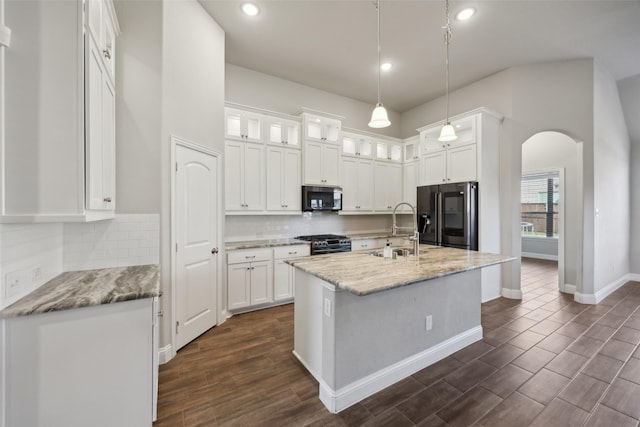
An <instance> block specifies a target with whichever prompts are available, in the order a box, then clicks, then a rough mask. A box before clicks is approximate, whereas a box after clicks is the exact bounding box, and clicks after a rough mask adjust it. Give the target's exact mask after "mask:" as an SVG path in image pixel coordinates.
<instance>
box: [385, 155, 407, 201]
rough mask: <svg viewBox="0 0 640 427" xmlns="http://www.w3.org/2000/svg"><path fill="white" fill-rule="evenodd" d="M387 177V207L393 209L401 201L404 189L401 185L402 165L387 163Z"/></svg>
mask: <svg viewBox="0 0 640 427" xmlns="http://www.w3.org/2000/svg"><path fill="white" fill-rule="evenodd" d="M388 176H389V179H388V180H387V194H388V196H387V197H388V201H389V209H393V208H394V207H395V206H396V205H397V204H398V203H400V202H402V201H403V200H402V196H403V192H404V189H403V187H402V165H397V164H394V165H389V173H388Z"/></svg>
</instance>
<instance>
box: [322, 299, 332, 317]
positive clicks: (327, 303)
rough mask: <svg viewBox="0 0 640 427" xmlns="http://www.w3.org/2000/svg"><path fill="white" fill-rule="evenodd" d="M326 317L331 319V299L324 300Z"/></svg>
mask: <svg viewBox="0 0 640 427" xmlns="http://www.w3.org/2000/svg"><path fill="white" fill-rule="evenodd" d="M324 315H325V316H327V317H331V300H330V299H329V298H325V299H324Z"/></svg>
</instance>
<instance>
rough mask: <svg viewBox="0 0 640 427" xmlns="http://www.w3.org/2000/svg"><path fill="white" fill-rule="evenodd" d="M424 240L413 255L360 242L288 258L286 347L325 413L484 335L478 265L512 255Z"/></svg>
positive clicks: (334, 410)
mask: <svg viewBox="0 0 640 427" xmlns="http://www.w3.org/2000/svg"><path fill="white" fill-rule="evenodd" d="M514 259H515V258H513V257H506V256H502V255H496V254H486V253H480V252H475V251H466V250H461V249H453V248H443V247H435V246H428V245H421V246H420V256H419V257H414V256H407V257H398V258H397V259H384V258H381V257H377V256H372V255H371V254H370V253H369V252H368V251H359V252H351V253H342V254H329V255H320V256H313V257H306V258H300V259H294V260H290V261H288V263H289V264H291V265H293V266H294V267H296V279H295V295H296V297H295V302H294V304H295V305H294V311H295V313H294V354H295V356H296V357H297V358H298V359H299V360H300V362H301V363H302V364H303V365H304V366H305V367H306V369H307V370H308V371H309V372H310V373H311V374H312V375H313V376H314V378H315V379H316V380H317V381H318V383H319V387H320V400H321V401H322V402H323V403H324V405H325V406H326V407H327V408H328V409H329V410H330V411H331V412H333V413H337V412H340V411H341V410H343V409H345V408H347V407H349V406H351V405H353V404H355V403H357V402H359V401H360V400H362V399H364V398H366V397H367V396H370V395H372V394H374V393H376V392H378V391H380V390H382V389H384V388H386V387H388V386H389V385H391V384H393V383H395V382H397V381H399V380H401V379H403V378H406V377H407V376H409V375H411V374H413V373H415V372H417V371H419V370H420V369H423V368H425V367H427V366H429V365H431V364H433V363H435V362H437V361H438V360H441V359H443V358H445V357H447V356H449V355H450V354H452V353H454V352H456V351H458V350H460V349H462V348H464V347H466V346H468V345H470V344H472V343H474V342H476V341H478V340H480V339H482V326H481V324H480V304H481V296H480V295H481V277H480V269H481V268H483V267H487V266H490V265H496V264H500V263H503V262H507V261H511V260H514Z"/></svg>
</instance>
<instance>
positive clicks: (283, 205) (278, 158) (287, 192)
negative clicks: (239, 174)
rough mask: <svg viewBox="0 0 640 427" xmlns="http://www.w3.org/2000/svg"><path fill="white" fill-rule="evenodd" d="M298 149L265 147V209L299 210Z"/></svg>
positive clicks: (300, 203) (300, 207) (300, 206)
mask: <svg viewBox="0 0 640 427" xmlns="http://www.w3.org/2000/svg"><path fill="white" fill-rule="evenodd" d="M300 166H301V165H300V150H299V149H291V148H284V147H272V146H268V147H267V190H266V191H267V210H268V211H274V212H275V211H282V212H301V210H302V202H301V200H300Z"/></svg>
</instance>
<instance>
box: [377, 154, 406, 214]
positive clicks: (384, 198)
mask: <svg viewBox="0 0 640 427" xmlns="http://www.w3.org/2000/svg"><path fill="white" fill-rule="evenodd" d="M374 175H375V196H374V209H375V211H376V212H391V211H392V210H393V207H394V206H395V205H396V204H398V203H400V202H401V201H402V165H399V164H395V163H387V162H376V164H375V172H374Z"/></svg>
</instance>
